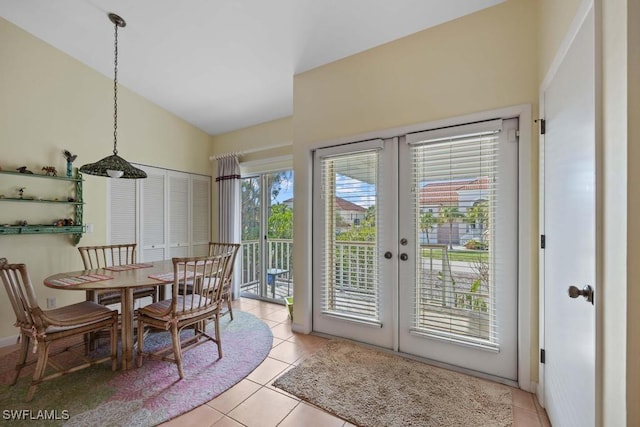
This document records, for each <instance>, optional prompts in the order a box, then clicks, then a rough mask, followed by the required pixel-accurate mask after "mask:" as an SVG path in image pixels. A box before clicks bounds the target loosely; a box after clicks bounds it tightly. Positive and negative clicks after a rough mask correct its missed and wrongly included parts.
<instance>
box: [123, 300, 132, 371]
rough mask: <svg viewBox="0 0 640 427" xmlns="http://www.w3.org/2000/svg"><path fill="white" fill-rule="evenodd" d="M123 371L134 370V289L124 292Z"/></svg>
mask: <svg viewBox="0 0 640 427" xmlns="http://www.w3.org/2000/svg"><path fill="white" fill-rule="evenodd" d="M121 298H122V304H121V305H122V307H121V320H122V370H123V371H126V370H129V369H132V368H133V310H134V308H133V288H126V289H123V290H122V297H121Z"/></svg>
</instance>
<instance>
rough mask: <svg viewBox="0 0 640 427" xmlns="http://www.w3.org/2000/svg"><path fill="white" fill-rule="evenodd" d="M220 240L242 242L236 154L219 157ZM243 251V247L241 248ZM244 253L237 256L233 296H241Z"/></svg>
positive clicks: (238, 174)
mask: <svg viewBox="0 0 640 427" xmlns="http://www.w3.org/2000/svg"><path fill="white" fill-rule="evenodd" d="M216 182H217V183H218V241H219V242H227V243H241V236H240V221H241V206H240V164H239V163H238V157H237V156H236V155H233V154H231V155H227V156H224V157H222V158H218V176H217V178H216ZM240 251H242V249H240ZM241 260H242V254H241V253H240V254H238V256H237V257H236V265H235V266H234V270H233V271H234V274H233V279H232V287H231V292H232V298H236V297H239V296H240V276H241V275H242V273H241V272H242V266H241Z"/></svg>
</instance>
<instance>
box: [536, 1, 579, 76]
mask: <svg viewBox="0 0 640 427" xmlns="http://www.w3.org/2000/svg"><path fill="white" fill-rule="evenodd" d="M581 1H582V0H560V1H558V0H539V3H540V31H539V38H540V61H539V64H538V66H539V68H538V70H539V76H540V79H543V78H544V76H545V74H546V73H547V71H548V70H549V67H550V66H551V62H552V61H553V59H554V57H555V55H556V52H557V50H558V48H559V47H560V44H561V43H562V40H563V39H564V37H565V35H566V33H567V30H568V29H569V24H571V21H572V20H573V17H574V16H575V14H576V11H577V10H578V6H579V5H580V3H581Z"/></svg>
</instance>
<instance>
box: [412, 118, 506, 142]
mask: <svg viewBox="0 0 640 427" xmlns="http://www.w3.org/2000/svg"><path fill="white" fill-rule="evenodd" d="M498 132H502V119H496V120H488V121H486V122H480V123H470V124H467V125H460V126H452V127H446V128H439V129H433V130H428V131H425V132H415V133H412V134H409V135H407V143H408V144H417V143H421V142H425V141H427V142H435V141H440V140H443V139H449V138H452V137H455V138H456V139H462V138H472V137H476V136H482V135H491V134H495V133H498Z"/></svg>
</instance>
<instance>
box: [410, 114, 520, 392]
mask: <svg viewBox="0 0 640 427" xmlns="http://www.w3.org/2000/svg"><path fill="white" fill-rule="evenodd" d="M517 129H518V120H517V119H509V120H491V121H486V122H480V123H474V124H469V125H462V126H452V127H448V128H444V129H437V130H433V131H426V132H420V133H415V134H410V135H407V137H406V138H405V140H404V141H403V142H402V143H401V144H400V164H401V165H402V166H401V167H400V188H399V192H400V200H401V201H402V202H401V203H400V205H399V212H400V213H399V218H400V222H399V227H400V236H399V237H400V241H399V253H400V255H399V256H400V268H399V273H400V280H399V310H398V312H399V332H398V337H399V350H400V351H401V352H404V353H409V354H413V355H418V356H421V357H425V358H428V359H432V360H436V361H439V362H444V363H448V364H451V365H455V366H459V367H463V368H466V369H471V370H475V371H479V372H483V373H487V374H491V375H494V376H497V377H501V378H505V379H508V380H514V381H515V380H517V379H518V372H517V367H518V365H517V351H518V347H517V344H518V339H517V315H518V311H517V295H518V294H517V290H518V279H517V271H518V269H517V263H518V256H517V255H518V239H517V235H518V222H517V218H518V185H517V181H518V180H517V178H518V166H517V165H518V143H517V137H516V134H517V133H516V131H517Z"/></svg>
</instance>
